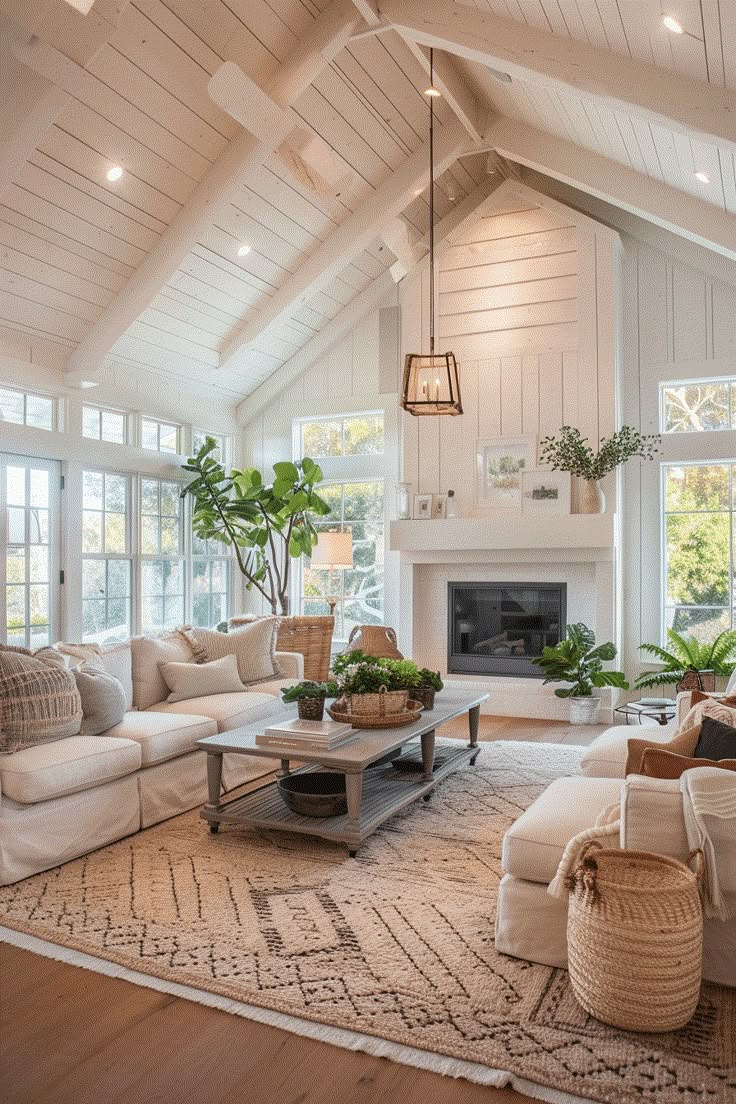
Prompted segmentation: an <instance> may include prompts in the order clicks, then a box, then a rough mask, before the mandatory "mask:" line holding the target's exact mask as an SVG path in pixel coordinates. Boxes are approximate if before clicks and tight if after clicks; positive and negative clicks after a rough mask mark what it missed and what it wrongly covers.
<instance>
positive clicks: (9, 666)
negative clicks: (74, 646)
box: [0, 644, 82, 752]
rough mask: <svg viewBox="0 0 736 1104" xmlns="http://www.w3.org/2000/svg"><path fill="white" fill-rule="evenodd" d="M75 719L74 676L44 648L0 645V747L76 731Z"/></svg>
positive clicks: (78, 714)
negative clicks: (35, 649) (30, 650)
mask: <svg viewBox="0 0 736 1104" xmlns="http://www.w3.org/2000/svg"><path fill="white" fill-rule="evenodd" d="M81 723H82V700H81V698H80V696H79V690H78V689H77V684H76V681H75V679H74V675H73V673H72V672H71V671H68V670H67V669H66V667H65V666H64V664H63V662H59V659H57V658H56V657H54V655H53V651H52V650H51V649H50V648H42V649H40V650H39V651H38V652H36V653H35V654H34V653H32V652H29V651H27V650H26V649H25V648H8V647H5V646H4V645H2V644H0V752H12V751H21V750H22V749H23V748H27V747H33V746H35V745H36V744H49V743H52V741H54V740H63V739H64V738H65V737H66V736H76V735H77V733H78V732H79V729H80V726H81Z"/></svg>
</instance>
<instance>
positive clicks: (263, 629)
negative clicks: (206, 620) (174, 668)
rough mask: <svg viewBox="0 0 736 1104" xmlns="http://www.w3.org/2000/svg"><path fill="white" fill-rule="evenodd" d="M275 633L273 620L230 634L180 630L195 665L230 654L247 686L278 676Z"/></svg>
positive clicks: (205, 630) (269, 619)
mask: <svg viewBox="0 0 736 1104" xmlns="http://www.w3.org/2000/svg"><path fill="white" fill-rule="evenodd" d="M278 631H279V619H278V618H277V617H264V618H262V619H261V620H260V621H253V622H252V623H251V624H249V625H243V626H242V628H239V629H238V631H237V632H231V633H219V632H216V631H215V630H214V629H183V630H182V632H183V634H184V635H185V636H186V638H187V640H188V641H189V644H190V646H191V648H192V651H193V652H194V658H195V659H196V661H197V662H198V663H202V662H207V661H211V660H213V659H222V658H223V657H224V656H227V655H234V656H235V657H236V659H237V661H238V674H239V675H240V678H241V680H242V681H243V682H244V683H250V684H253V683H254V682H267V681H268V680H269V679H272V678H278V676H279V675H281V674H282V671H281V668H280V667H279V665H278V663H277V662H276V659H275V656H274V653H275V651H276V637H277V635H278Z"/></svg>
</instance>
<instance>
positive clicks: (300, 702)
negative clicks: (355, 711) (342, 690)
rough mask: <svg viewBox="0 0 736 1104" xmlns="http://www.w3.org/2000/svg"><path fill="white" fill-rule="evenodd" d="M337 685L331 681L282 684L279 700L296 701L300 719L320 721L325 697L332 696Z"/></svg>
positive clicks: (335, 692) (323, 712)
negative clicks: (294, 684)
mask: <svg viewBox="0 0 736 1104" xmlns="http://www.w3.org/2000/svg"><path fill="white" fill-rule="evenodd" d="M336 694H337V687H336V686H335V684H334V683H332V682H310V681H309V680H307V681H305V682H298V683H297V684H296V686H284V687H283V688H282V690H281V700H282V702H284V703H285V704H286V705H290V704H291V702H296V707H297V711H298V713H299V717H300V719H301V720H302V721H321V720H322V718H323V717H324V715H325V698H334V697H335V696H336Z"/></svg>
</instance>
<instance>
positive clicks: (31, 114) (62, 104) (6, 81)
mask: <svg viewBox="0 0 736 1104" xmlns="http://www.w3.org/2000/svg"><path fill="white" fill-rule="evenodd" d="M127 3H128V0H120V3H118V4H116V5H113V4H110V3H109V2H103V3H101V4H98V5H97V7H99V9H100V10H99V11H97V10H96V11H95V14H94V16H93V15H92V14H90V15H89V16H86V17H85V16H83V15H81V14H80V13H79V12H77V11H75V10H74V9H73V8H70V7H69V5H68V4H61V5H56V7H55V8H54V7H50V6H49V5H45V4H16V5H14V6H13V8H12V9H11V8H10V6H7V5H3V14H2V15H1V16H0V103H2V104H4V105H5V107H4V108H3V110H2V112H0V150H2V157H1V158H0V199H2V197H3V196H4V194H5V192H6V191H7V190H8V188H9V187H10V185H11V184H12V183H13V181H14V180H15V178H16V177H17V175H18V173H19V172H20V170H21V169H22V168H23V166H24V165H25V163H26V161H27V160H28V159H29V157H31V155H32V154H33V152H34V151H35V149H36V148H37V146H38V145H39V143H40V142H41V140H42V139H43V136H44V134H46V132H47V130H48V129H49V127H51V126H53V124H54V122H55V121H56V119H57V118H58V116H59V115H60V114H61V113H62V111H64V109H65V108H66V107H67V106H68V104H69V103H70V95H69V92H68V91H65V90H64V89H62V88H59V87H58V86H56V85H55V84H54V83H53V81H52V80H51V79H50V78H49V77H48V75H47V74H45V73H42V72H41V73H39V72H35V73H34V72H33V71H32V70H29V69H27V68H26V67H25V66H24V64H23V61H22V60H21V59H19V57H18V56H17V54H16V51H18V50H22V48H23V47H25V46H27V45H28V44H29V43H30V42H31V40H32V38H33V36H39V35H43V36H44V38H45V39H46V40H48V41H49V42H50V43H51V44H53V45H54V46H55V47H56V48H58V49H59V50H60V51H61V52H62V53H63V55H64V56H65V57H68V58H70V59H71V61H72V62H73V63H74V64H76V65H78V66H80V67H82V68H83V67H84V66H86V65H88V64H89V63H90V62H91V61H92V59H93V58H94V57H95V55H96V54H97V53H99V51H100V50H101V49H102V48H103V47H104V46H105V44H106V43H107V40H108V39H109V37H110V35H111V34H112V33H113V32H114V30H115V28H116V26H117V24H118V23H119V21H120V18H121V16H122V14H123V12H124V11H125V8H126V7H127ZM47 9H48V10H47ZM6 13H8V14H6ZM52 16H55V18H52ZM82 31H83V32H84V33H82Z"/></svg>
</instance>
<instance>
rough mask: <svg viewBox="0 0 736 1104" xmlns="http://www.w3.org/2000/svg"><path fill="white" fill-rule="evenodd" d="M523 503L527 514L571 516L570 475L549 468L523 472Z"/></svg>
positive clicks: (523, 508)
mask: <svg viewBox="0 0 736 1104" xmlns="http://www.w3.org/2000/svg"><path fill="white" fill-rule="evenodd" d="M521 503H522V510H523V512H524V513H525V514H569V513H570V473H569V472H561V471H550V469H549V468H536V469H534V470H532V471H524V472H522V474H521Z"/></svg>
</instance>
